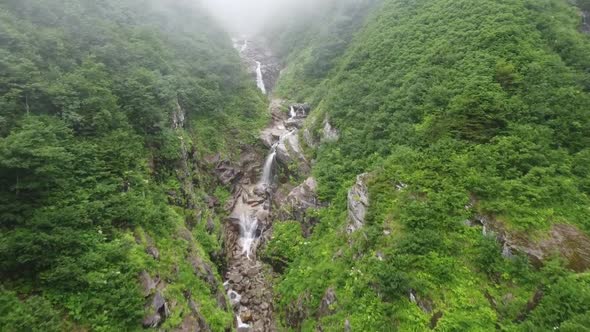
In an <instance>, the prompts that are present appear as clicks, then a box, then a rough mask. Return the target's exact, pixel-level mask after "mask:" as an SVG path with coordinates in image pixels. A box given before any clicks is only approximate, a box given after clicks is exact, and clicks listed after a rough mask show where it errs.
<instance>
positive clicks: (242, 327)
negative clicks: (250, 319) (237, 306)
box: [236, 315, 250, 331]
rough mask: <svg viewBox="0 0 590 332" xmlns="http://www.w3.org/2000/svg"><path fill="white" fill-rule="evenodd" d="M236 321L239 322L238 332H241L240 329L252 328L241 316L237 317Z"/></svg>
mask: <svg viewBox="0 0 590 332" xmlns="http://www.w3.org/2000/svg"><path fill="white" fill-rule="evenodd" d="M236 319H237V320H238V331H240V329H249V328H250V325H249V324H246V323H244V322H242V319H241V318H240V315H236Z"/></svg>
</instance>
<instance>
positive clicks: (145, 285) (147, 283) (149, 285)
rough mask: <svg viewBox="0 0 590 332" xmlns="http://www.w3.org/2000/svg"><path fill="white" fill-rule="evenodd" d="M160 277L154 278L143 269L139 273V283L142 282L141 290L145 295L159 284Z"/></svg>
mask: <svg viewBox="0 0 590 332" xmlns="http://www.w3.org/2000/svg"><path fill="white" fill-rule="evenodd" d="M158 281H159V280H158V279H157V278H156V279H152V277H151V276H150V275H149V273H147V272H146V271H141V273H140V274H139V283H140V284H141V292H142V294H143V296H144V297H148V296H149V295H150V294H151V293H152V291H153V290H154V289H156V286H157V285H158Z"/></svg>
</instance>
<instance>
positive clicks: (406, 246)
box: [271, 0, 590, 331]
mask: <svg viewBox="0 0 590 332" xmlns="http://www.w3.org/2000/svg"><path fill="white" fill-rule="evenodd" d="M365 17H366V18H365V19H364V23H363V25H362V27H361V28H360V29H358V32H357V33H355V34H354V37H353V38H352V42H351V43H350V45H349V46H348V47H347V48H346V50H345V51H344V52H343V53H342V55H341V56H338V57H337V58H336V59H335V60H334V61H333V62H334V63H336V65H335V66H334V68H332V69H331V70H330V71H329V73H328V74H327V75H325V76H323V77H322V78H321V79H319V80H300V79H299V78H298V77H297V75H284V76H283V78H282V81H281V82H280V83H279V87H280V89H279V91H280V94H281V96H283V97H286V98H289V97H293V98H298V99H304V100H306V101H308V102H311V103H312V105H313V106H314V107H315V110H314V111H313V112H314V113H315V114H314V115H313V117H312V119H311V120H310V121H308V122H309V123H308V127H309V129H310V130H311V132H313V133H315V134H316V135H318V136H319V135H320V133H321V130H322V127H323V125H324V122H323V121H324V119H328V120H329V121H330V123H331V125H332V126H334V127H335V128H337V129H338V130H339V132H340V139H339V141H338V142H335V143H324V144H322V145H320V146H319V147H318V148H315V149H309V157H310V158H315V159H316V163H315V166H314V169H313V174H314V175H315V176H316V177H317V179H318V181H319V186H320V188H319V195H320V199H321V200H322V201H324V202H325V203H327V204H329V207H326V208H322V209H319V211H318V212H317V213H318V215H319V219H320V222H319V224H318V225H317V226H316V229H315V231H314V233H313V235H312V236H311V238H309V239H306V240H305V243H303V242H301V243H302V244H301V246H302V247H301V248H299V249H300V250H295V251H294V250H293V249H289V250H287V249H285V253H284V255H285V257H288V258H289V259H288V260H289V261H291V263H290V265H289V266H288V268H287V270H286V272H285V273H284V274H283V275H281V276H280V277H278V280H277V282H278V284H277V286H276V294H277V299H278V305H279V310H278V311H279V313H280V314H281V319H282V321H283V324H284V328H285V329H286V330H294V331H295V330H299V329H301V330H303V331H313V330H314V329H316V328H317V327H318V326H321V328H322V330H323V331H342V330H343V329H344V328H345V325H346V324H347V323H346V321H347V320H348V323H349V324H350V326H351V328H352V331H397V330H400V331H422V330H428V329H430V328H434V329H435V330H439V331H494V330H506V331H550V330H557V329H558V330H560V331H585V330H587V329H588V326H590V320H589V319H590V314H589V312H590V292H589V289H590V287H589V285H590V276H589V275H588V273H587V272H583V271H587V269H588V267H589V266H588V264H589V262H588V250H590V247H588V243H590V242H588V235H589V234H590V219H589V216H590V208H589V207H590V199H589V197H588V195H589V194H590V187H589V184H590V182H589V180H590V169H589V168H588V164H589V163H590V135H588V133H590V93H589V88H590V76H589V72H588V68H590V52H589V51H590V39H589V37H588V36H587V35H584V34H582V33H581V32H579V26H580V22H581V19H580V15H579V10H578V9H577V8H576V7H574V6H572V4H571V3H568V2H567V1H562V0H535V1H528V0H518V1H503V0H500V1H469V0H465V1H463V0H459V1H456V0H453V1H450V0H428V1H427V0H419V1H403V0H389V1H383V2H382V4H379V5H376V6H375V7H374V9H373V10H372V12H371V13H369V15H368V16H365ZM316 48H319V49H321V48H322V44H321V43H318V44H314V42H311V43H309V44H308V45H307V46H306V49H305V50H304V51H302V50H301V49H297V50H294V51H293V53H292V54H293V55H292V57H293V58H294V59H297V60H296V62H294V63H288V67H287V69H286V72H289V73H291V72H302V71H301V70H300V69H299V68H301V67H305V66H310V65H313V64H314V62H313V60H312V61H311V62H310V60H309V58H308V57H305V56H301V55H300V54H313V53H314V52H315V49H316ZM298 54H299V55H298ZM297 61H299V62H297ZM315 63H317V66H318V68H319V67H322V66H323V65H322V63H321V61H320V62H315ZM299 77H301V76H299ZM301 93H302V94H303V96H301V95H300V94H301ZM365 172H368V173H369V176H368V178H369V179H368V180H367V182H368V187H369V197H370V206H369V208H368V214H367V217H366V224H365V225H364V226H363V227H362V228H361V229H360V230H358V231H356V232H353V233H352V234H347V232H346V231H345V230H346V225H347V213H346V210H347V208H346V204H347V197H346V196H347V191H348V190H349V189H350V187H351V186H352V185H353V184H354V181H355V178H356V176H357V175H359V174H361V173H365ZM482 217H485V218H486V219H487V220H492V221H493V222H490V225H493V227H494V229H493V230H494V231H495V233H496V234H494V233H490V232H487V235H482V228H481V227H469V226H467V225H466V224H467V222H466V221H467V220H471V221H474V220H479V219H481V218H482ZM278 227H283V226H280V225H279V226H275V229H277V228H278ZM284 227H288V226H286V225H285V226H284ZM560 229H567V230H568V232H569V231H571V232H572V234H575V237H578V239H579V240H580V241H581V242H575V243H566V244H564V243H563V242H562V243H561V246H553V247H552V246H551V245H549V244H547V245H546V246H545V247H544V248H546V249H547V250H545V251H544V252H543V255H544V257H543V260H542V262H538V261H535V260H534V259H532V258H534V257H530V255H527V254H526V252H527V250H529V249H531V250H532V248H536V249H538V247H539V246H543V245H544V244H546V243H549V242H551V241H553V240H554V237H555V236H557V235H556V234H557V233H559V232H560V231H559V230H560ZM488 230H489V229H488ZM504 233H506V234H508V235H509V236H510V238H511V239H512V241H513V242H516V244H517V246H518V247H519V248H520V249H521V250H511V252H510V253H506V252H505V255H504V256H510V257H503V256H502V251H503V248H502V243H501V241H498V240H497V239H496V237H497V236H494V235H498V234H504ZM281 234H283V235H284V233H281ZM572 236H573V235H572ZM275 241H279V240H278V239H276V238H275ZM280 241H283V242H285V241H288V240H285V239H284V238H282V239H281V240H280ZM544 241H545V242H544ZM271 245H272V243H271ZM568 246H572V247H575V248H578V249H577V250H580V252H583V253H584V254H585V255H586V256H585V258H580V257H579V256H577V255H578V254H573V255H572V254H571V253H568V252H567V250H569V249H568V248H569V247H568ZM515 247H516V246H515ZM512 249H514V248H512ZM275 251H276V250H275ZM504 251H506V250H504ZM529 251H530V250H529ZM294 252H295V253H299V254H297V256H296V257H292V253H294ZM273 254H275V255H277V253H276V252H274V253H273ZM584 254H582V255H584ZM329 288H332V289H333V290H334V292H335V294H336V297H337V301H336V303H335V304H332V307H333V308H331V309H332V310H331V312H330V314H326V313H325V312H324V313H322V312H320V310H319V308H320V302H321V300H322V298H323V297H324V294H325V293H326V291H327V289H329ZM410 294H411V295H410ZM411 297H413V298H414V299H413V300H414V301H415V302H417V304H418V305H417V304H414V303H412V301H411V300H412V299H411Z"/></svg>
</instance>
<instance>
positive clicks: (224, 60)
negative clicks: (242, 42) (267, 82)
mask: <svg viewBox="0 0 590 332" xmlns="http://www.w3.org/2000/svg"><path fill="white" fill-rule="evenodd" d="M0 22H1V23H0V26H1V28H0V40H1V41H2V42H1V43H0V45H2V46H1V47H0V54H1V55H0V68H1V69H0V72H1V73H2V74H0V188H1V189H0V202H1V203H0V221H1V223H0V228H1V231H0V261H1V263H0V285H1V286H0V290H1V294H0V312H1V313H2V315H1V316H2V317H1V318H0V326H2V330H6V331H31V330H35V331H64V330H94V331H114V330H119V331H122V330H139V329H141V326H142V324H143V325H144V327H158V328H164V329H166V330H173V329H176V328H178V329H184V330H190V329H195V328H199V326H200V328H201V329H203V330H213V331H223V330H225V329H226V328H230V327H231V326H232V324H233V321H234V317H233V314H232V312H231V308H229V304H228V303H227V300H226V296H225V290H224V289H223V286H222V280H221V277H220V274H219V273H218V267H220V266H221V265H222V261H223V249H222V246H221V238H222V234H223V230H222V228H221V226H220V219H221V216H220V214H218V213H217V212H221V210H220V209H218V208H216V206H219V204H220V203H221V204H223V203H224V202H223V199H224V197H227V196H228V193H227V189H226V188H225V187H223V186H218V185H217V181H216V180H215V178H214V174H213V172H212V166H214V165H212V164H211V163H209V162H207V160H208V159H207V158H205V157H208V156H211V155H212V154H215V153H220V156H221V158H232V156H235V155H236V153H237V152H238V148H239V146H240V144H253V143H254V142H255V134H256V133H257V131H258V128H259V127H260V126H262V125H263V124H264V122H265V116H264V108H265V102H264V98H263V97H262V96H261V95H260V94H259V93H258V92H257V91H256V89H255V85H254V84H253V83H252V82H250V80H249V77H248V76H247V74H246V73H245V72H243V70H242V68H241V64H240V60H239V58H238V56H237V54H236V52H235V51H234V50H233V48H232V46H231V42H230V40H229V38H228V36H226V35H225V33H224V32H223V31H222V30H221V29H220V28H219V27H217V26H216V24H215V23H214V22H213V21H212V20H211V19H210V18H209V17H208V16H207V15H206V14H205V13H204V12H203V11H202V10H201V9H200V8H199V7H198V6H195V5H194V4H192V2H189V1H185V2H182V1H180V2H179V1H148V0H128V1H110V0H108V1H100V2H96V1H87V0H68V1H53V0H44V1H12V0H9V1H4V2H3V4H2V5H0ZM230 132H231V133H232V134H231V135H227V134H226V133H230ZM213 196H216V197H217V198H219V199H220V200H221V202H220V203H218V202H217V199H216V198H213ZM212 259H213V260H215V262H212Z"/></svg>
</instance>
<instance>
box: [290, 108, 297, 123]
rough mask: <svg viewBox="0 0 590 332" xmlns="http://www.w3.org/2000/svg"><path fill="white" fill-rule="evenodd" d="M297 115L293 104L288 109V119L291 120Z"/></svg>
mask: <svg viewBox="0 0 590 332" xmlns="http://www.w3.org/2000/svg"><path fill="white" fill-rule="evenodd" d="M296 117H297V113H296V112H295V108H294V107H293V106H291V109H290V110H289V120H293V119H295V118H296Z"/></svg>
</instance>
